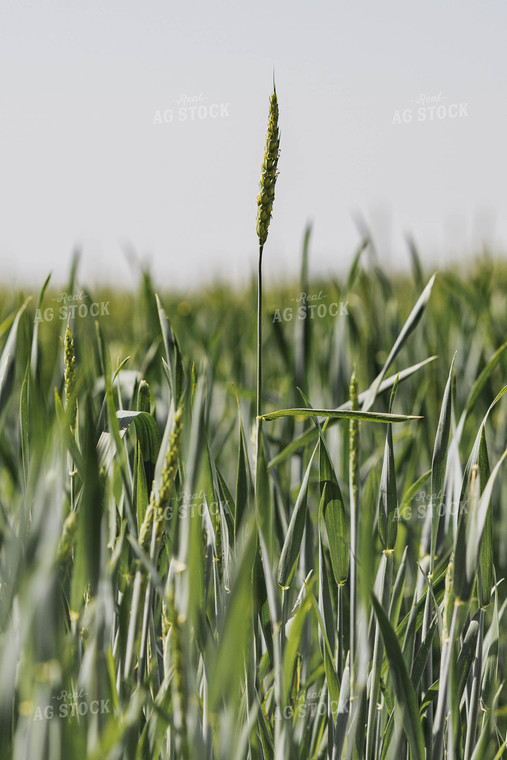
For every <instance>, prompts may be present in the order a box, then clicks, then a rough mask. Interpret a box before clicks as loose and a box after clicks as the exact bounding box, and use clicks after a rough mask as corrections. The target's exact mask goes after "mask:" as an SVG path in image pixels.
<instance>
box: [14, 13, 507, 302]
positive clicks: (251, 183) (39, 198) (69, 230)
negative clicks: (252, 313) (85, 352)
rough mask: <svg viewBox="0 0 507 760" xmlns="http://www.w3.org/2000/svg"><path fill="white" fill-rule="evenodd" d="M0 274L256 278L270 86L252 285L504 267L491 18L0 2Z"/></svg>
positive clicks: (506, 180) (505, 87)
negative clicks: (358, 258) (270, 166)
mask: <svg viewBox="0 0 507 760" xmlns="http://www.w3.org/2000/svg"><path fill="white" fill-rule="evenodd" d="M0 9H1V11H0V83H1V88H0V92H1V98H0V146H1V147H0V209H1V216H0V219H1V223H0V274H1V276H2V279H3V280H4V281H6V280H7V281H9V282H12V281H16V282H19V281H22V280H23V279H25V280H27V279H28V280H29V281H30V282H31V283H34V284H37V283H40V282H42V279H43V278H44V276H45V275H46V274H47V273H48V272H49V271H53V273H54V275H53V276H54V278H55V279H57V280H58V279H60V280H63V278H64V277H65V275H66V273H67V271H68V267H69V262H70V258H71V255H72V251H73V249H74V248H75V247H76V246H78V247H80V248H81V249H82V262H81V279H82V280H86V282H87V283H88V284H93V283H94V282H96V281H98V280H103V279H106V280H109V281H113V282H122V283H124V284H129V283H131V282H133V281H134V280H135V279H136V277H135V275H134V274H133V271H132V268H131V266H130V265H129V264H128V262H127V259H126V256H125V250H127V249H131V250H135V251H136V252H137V255H138V256H139V257H140V258H141V259H142V260H150V261H151V266H152V270H153V272H154V275H155V277H156V279H157V281H158V282H159V283H160V284H161V285H163V286H164V287H166V286H170V285H177V286H179V287H189V286H190V285H191V284H192V283H194V282H195V281H196V278H198V279H199V280H200V281H206V280H211V279H213V278H214V277H215V276H217V275H218V276H222V277H226V278H229V279H232V280H233V281H240V280H241V279H244V278H246V277H247V276H248V275H249V273H250V272H253V271H254V268H255V264H256V249H257V241H256V237H255V216H256V195H257V189H258V181H259V175H260V167H261V162H262V156H263V150H264V137H265V131H266V123H267V113H268V104H269V95H270V92H271V86H272V73H273V68H274V70H275V76H276V84H277V92H278V96H279V103H280V129H281V157H280V162H279V169H280V175H279V178H278V183H277V188H276V199H275V205H274V217H273V222H272V226H271V229H270V234H269V238H268V242H267V246H266V249H265V261H266V264H265V266H266V270H265V271H266V276H267V277H272V278H273V279H275V278H277V277H279V276H281V274H283V273H289V272H296V271H297V269H298V266H299V257H300V249H301V240H302V236H303V231H304V227H305V225H306V223H307V222H308V221H312V222H313V227H314V234H313V239H312V250H311V271H312V272H314V273H317V272H319V273H326V272H331V271H332V272H333V273H337V272H340V271H343V269H344V268H345V266H346V265H347V263H348V262H349V261H350V258H351V255H352V253H353V250H354V248H355V246H357V244H358V242H359V233H358V229H357V225H356V222H355V221H354V219H355V218H356V217H357V216H359V215H361V216H362V217H364V219H365V220H366V221H367V222H368V224H369V225H370V226H371V228H372V229H373V232H374V234H375V237H376V240H377V244H378V249H379V252H380V255H381V256H382V259H383V260H384V261H385V263H386V265H390V266H393V265H395V266H400V265H402V264H403V262H405V261H406V245H405V243H404V235H405V234H406V233H407V232H410V233H411V234H412V235H413V236H414V238H415V239H416V241H417V243H418V244H419V248H420V250H421V254H422V256H423V259H424V260H425V261H427V262H428V263H433V262H435V261H436V259H437V257H438V256H442V255H443V254H444V253H445V254H446V256H447V257H448V258H449V259H451V260H457V259H458V257H459V256H462V255H468V254H470V253H471V252H472V251H474V250H475V251H478V250H480V249H481V247H482V246H483V245H484V244H487V245H489V246H490V247H492V248H494V249H496V250H498V251H499V252H501V253H504V252H505V251H506V250H507V192H506V186H507V150H506V148H505V140H506V138H505V135H506V133H507V96H506V93H507V65H506V64H507V47H506V45H505V30H506V29H507V3H506V2H505V0H496V1H495V0H481V2H479V0H459V2H458V1H457V0H455V1H454V2H450V1H448V0H447V1H446V0H424V1H421V0H416V1H415V2H414V1H412V2H406V0H384V2H378V1H377V2H373V1H371V2H368V1H367V0H355V2H352V0H350V1H348V2H337V0H325V1H320V2H319V1H316V2H312V3H310V2H303V0H291V1H290V2H288V0H278V2H272V1H271V2H267V1H266V0H257V2H253V3H252V2H249V3H240V2H237V0H236V2H232V0H214V1H213V2H187V3H176V2H167V0H166V1H165V2H163V1H162V0H142V1H141V0H139V1H137V2H134V1H133V0H121V2H120V0H110V1H109V2H105V1H104V0H100V1H99V0H31V1H28V0H0Z"/></svg>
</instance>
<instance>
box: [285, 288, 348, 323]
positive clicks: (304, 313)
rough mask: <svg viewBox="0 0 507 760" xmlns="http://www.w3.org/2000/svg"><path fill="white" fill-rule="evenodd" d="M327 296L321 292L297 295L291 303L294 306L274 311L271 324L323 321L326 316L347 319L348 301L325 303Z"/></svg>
mask: <svg viewBox="0 0 507 760" xmlns="http://www.w3.org/2000/svg"><path fill="white" fill-rule="evenodd" d="M326 298H327V295H326V294H325V293H324V291H323V290H321V291H320V292H319V293H313V294H310V293H305V292H304V291H302V292H301V293H298V295H297V296H296V297H295V298H291V302H292V303H294V304H295V306H286V307H285V308H284V309H275V310H274V313H273V318H272V321H273V322H292V320H293V319H299V320H302V319H324V318H325V317H327V316H330V317H332V318H335V317H348V315H349V311H348V306H349V302H348V301H332V302H331V303H326V302H325V299H326Z"/></svg>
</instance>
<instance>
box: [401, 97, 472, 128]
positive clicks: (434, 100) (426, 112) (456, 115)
mask: <svg viewBox="0 0 507 760" xmlns="http://www.w3.org/2000/svg"><path fill="white" fill-rule="evenodd" d="M446 101H449V98H447V96H446V95H443V94H442V92H439V93H438V94H436V95H425V94H424V93H421V94H420V95H419V96H418V97H417V98H415V99H414V100H411V101H410V103H412V105H410V106H407V107H406V108H399V109H397V110H396V111H395V112H394V114H393V117H392V121H391V124H412V123H414V122H421V123H422V122H428V121H444V120H446V119H451V120H455V119H466V118H468V103H455V102H451V103H449V102H446Z"/></svg>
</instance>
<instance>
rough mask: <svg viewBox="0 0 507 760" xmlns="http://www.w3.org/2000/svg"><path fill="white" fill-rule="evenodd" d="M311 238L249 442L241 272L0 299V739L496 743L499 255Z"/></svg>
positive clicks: (369, 750) (470, 753) (22, 747)
mask: <svg viewBox="0 0 507 760" xmlns="http://www.w3.org/2000/svg"><path fill="white" fill-rule="evenodd" d="M309 238H310V235H309V231H308V232H307V234H306V236H305V243H304V251H303V264H302V273H301V281H300V282H299V283H296V284H293V285H287V284H286V285H284V286H283V287H278V288H277V287H274V285H273V284H270V283H265V293H264V314H263V328H264V329H263V345H262V361H263V401H262V413H263V416H264V422H263V425H262V428H260V429H259V430H260V432H259V435H261V441H258V442H257V446H254V445H253V444H252V434H253V433H254V431H255V427H256V426H255V418H256V393H255V377H256V327H257V326H256V317H255V302H256V292H255V283H252V286H251V288H249V289H246V290H245V292H242V293H234V292H232V291H230V290H228V289H227V288H225V287H222V288H220V287H218V286H216V287H214V288H210V289H209V290H202V291H199V292H196V293H195V294H194V295H192V296H189V295H186V296H185V297H180V296H178V295H176V294H163V293H159V295H160V299H159V298H158V296H157V295H156V292H157V288H156V287H154V286H153V283H152V282H151V279H150V276H149V274H148V273H146V272H144V273H143V274H142V275H141V278H140V286H139V291H138V292H136V293H134V294H132V293H130V294H129V293H123V294H121V293H115V292H109V293H107V292H105V291H104V292H98V291H97V292H88V291H87V290H86V289H85V288H84V287H83V286H82V285H81V284H80V283H78V282H77V275H76V272H75V270H74V269H73V272H72V274H71V277H70V281H69V283H68V285H67V287H66V288H65V289H64V291H63V292H65V293H66V294H67V296H69V295H73V296H77V298H76V299H75V301H70V300H68V299H67V301H65V298H62V292H61V291H58V290H55V289H53V290H51V284H50V283H49V285H48V284H47V283H46V285H45V287H44V288H43V289H42V290H41V292H40V293H39V294H33V296H32V298H31V300H25V298H26V296H27V295H28V294H21V293H13V292H8V291H5V292H3V293H2V295H1V297H0V584H1V585H0V756H1V758H2V760H3V759H4V758H5V759H6V760H7V758H11V757H12V758H15V760H25V758H30V760H43V759H50V760H60V759H61V760H67V759H68V758H93V759H95V760H106V759H107V760H113V758H115V759H116V758H117V759H118V760H120V759H123V758H129V759H130V758H131V759H132V760H134V759H136V760H137V759H139V760H140V759H141V758H143V759H144V758H149V759H150V760H152V759H154V758H167V759H169V758H170V759H172V760H186V758H189V759H190V758H192V759H193V758H195V760H197V759H199V760H201V758H207V759H209V760H211V759H212V758H214V759H216V760H236V759H238V760H239V759H240V758H245V759H249V760H250V759H251V760H254V759H260V758H275V759H276V760H282V758H287V759H289V758H290V759H291V760H292V759H293V758H301V760H307V759H308V758H315V759H317V758H329V759H330V760H338V758H368V759H371V758H375V759H377V758H378V759H380V758H386V759H387V758H393V757H396V758H414V759H419V758H424V757H426V758H434V759H435V760H439V759H440V758H443V757H448V758H452V759H454V758H468V759H470V758H475V759H480V760H489V758H491V760H493V758H497V757H500V756H502V753H503V748H504V746H505V743H504V740H505V732H506V727H507V722H506V720H505V715H506V708H507V700H506V698H505V691H504V690H503V688H502V685H503V682H504V679H505V652H506V645H507V642H506V637H505V626H504V610H505V603H504V599H505V594H506V592H505V587H504V583H503V579H504V578H505V575H506V573H507V500H506V482H505V474H504V471H503V470H502V465H501V462H502V460H503V458H504V456H505V447H506V438H507V437H506V422H507V416H506V414H505V399H503V398H502V394H503V392H504V390H505V386H506V382H507V361H506V355H505V347H506V343H505V340H506V337H507V270H506V269H505V267H501V266H499V265H498V264H494V263H492V262H491V261H490V260H488V259H486V258H484V259H482V260H481V261H480V262H479V263H478V264H477V265H476V266H475V268H474V269H473V270H471V271H470V272H468V273H467V274H466V275H465V274H462V275H458V274H457V273H455V272H452V271H446V272H441V273H440V274H438V275H437V277H436V278H435V279H433V278H430V276H429V275H430V274H431V273H423V271H422V270H421V266H420V263H419V258H418V257H417V254H416V252H415V251H414V250H413V251H412V254H413V272H412V275H410V276H407V277H405V278H401V277H397V278H393V277H390V276H388V275H387V274H386V273H384V272H383V271H382V269H381V268H380V267H379V264H378V261H377V259H376V258H375V254H374V252H373V247H372V246H371V245H370V244H369V242H368V241H365V242H364V244H363V245H362V246H361V247H360V249H359V251H358V255H357V257H356V258H355V261H354V265H353V267H352V268H351V270H350V273H349V275H348V278H346V279H343V280H339V279H336V280H335V279H329V280H326V281H321V282H309V279H308V250H309ZM302 294H304V295H302ZM58 299H60V300H58ZM65 303H66V305H67V307H69V306H70V305H72V304H73V303H75V304H76V305H79V306H81V307H82V308H81V310H80V311H79V309H78V308H77V306H76V309H74V312H75V313H74V315H73V316H71V318H70V319H69V315H71V314H72V309H68V310H67V311H66V312H64V313H63V316H64V318H63V319H61V318H60V317H61V314H60V312H59V308H61V306H62V305H63V304H65ZM92 304H98V306H97V307H93V308H92ZM85 306H86V308H85ZM312 306H313V307H314V308H313V309H312ZM302 307H305V309H306V311H304V310H303V311H299V309H301V308H302ZM324 307H325V308H324ZM51 309H52V311H51ZM302 316H305V318H301V317H302ZM68 328H69V329H68ZM353 375H354V377H355V378H356V380H355V381H353V382H352V383H351V377H352V376H353ZM356 387H357V398H354V396H355V394H356V391H355V389H356ZM310 407H313V408H314V410H313V411H312V410H310ZM294 410H295V411H294ZM317 410H318V411H317ZM350 410H352V412H351V411H350ZM255 452H256V453H257V456H255ZM255 459H256V461H254V460H255Z"/></svg>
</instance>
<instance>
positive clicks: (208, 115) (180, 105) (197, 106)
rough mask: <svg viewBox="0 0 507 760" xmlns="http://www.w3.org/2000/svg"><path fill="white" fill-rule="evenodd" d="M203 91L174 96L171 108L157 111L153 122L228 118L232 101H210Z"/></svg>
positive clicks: (166, 122) (170, 122) (172, 122)
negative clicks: (195, 93)
mask: <svg viewBox="0 0 507 760" xmlns="http://www.w3.org/2000/svg"><path fill="white" fill-rule="evenodd" d="M208 100H209V98H208V96H207V95H205V94H204V93H203V92H200V93H198V94H197V95H186V94H185V93H181V94H180V95H178V97H177V98H173V100H172V101H171V102H172V105H171V107H170V108H162V109H158V110H156V111H155V114H154V116H153V122H152V123H153V124H174V123H175V122H185V121H206V120H207V119H212V120H216V119H228V118H229V116H230V113H229V106H230V103H209V102H208Z"/></svg>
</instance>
